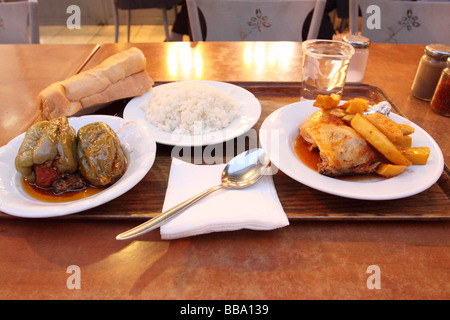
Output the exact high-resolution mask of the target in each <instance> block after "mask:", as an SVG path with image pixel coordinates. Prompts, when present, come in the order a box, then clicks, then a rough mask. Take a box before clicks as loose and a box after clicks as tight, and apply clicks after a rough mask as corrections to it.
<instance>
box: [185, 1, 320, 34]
mask: <svg viewBox="0 0 450 320" xmlns="http://www.w3.org/2000/svg"><path fill="white" fill-rule="evenodd" d="M186 3H187V7H188V12H189V20H190V24H191V32H192V39H193V41H203V40H205V41H302V40H305V39H302V29H303V24H304V21H305V18H306V16H307V15H308V13H309V12H311V10H313V9H314V14H313V16H312V20H311V24H310V28H309V32H308V36H307V38H308V39H313V38H317V35H318V33H319V28H320V23H321V21H322V16H323V12H324V9H325V4H326V0H272V1H269V0H241V1H239V0H186ZM199 16H202V18H204V21H205V25H206V30H202V28H201V24H200V17H199ZM202 33H203V35H204V36H203V35H202Z"/></svg>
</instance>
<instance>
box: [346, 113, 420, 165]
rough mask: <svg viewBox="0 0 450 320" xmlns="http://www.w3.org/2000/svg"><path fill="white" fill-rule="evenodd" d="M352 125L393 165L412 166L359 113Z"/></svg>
mask: <svg viewBox="0 0 450 320" xmlns="http://www.w3.org/2000/svg"><path fill="white" fill-rule="evenodd" d="M350 125H351V126H352V128H353V129H355V130H356V131H357V132H358V133H359V134H360V135H361V136H362V137H363V138H365V139H366V140H367V142H369V143H370V144H371V145H372V146H373V147H374V148H375V149H377V150H378V151H379V152H380V153H381V154H382V155H384V156H385V157H386V158H387V159H388V160H389V161H391V162H392V163H393V164H397V165H404V166H409V165H411V162H410V161H409V160H408V159H406V158H405V157H404V156H403V155H402V154H401V152H400V151H399V150H398V149H397V147H396V146H395V145H394V144H393V143H392V142H391V141H390V140H389V139H388V138H387V137H386V136H385V135H384V134H383V133H382V132H381V131H380V130H378V129H377V128H376V127H375V126H374V125H373V124H372V123H371V122H370V121H369V120H367V119H366V118H364V117H363V116H362V115H360V114H359V113H357V114H355V116H354V117H353V119H352V120H351V122H350Z"/></svg>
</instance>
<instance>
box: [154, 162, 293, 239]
mask: <svg viewBox="0 0 450 320" xmlns="http://www.w3.org/2000/svg"><path fill="white" fill-rule="evenodd" d="M224 167H225V164H218V165H195V164H191V163H187V162H184V161H182V160H180V159H177V158H173V160H172V165H171V168H170V175H169V182H168V186H167V191H166V197H165V200H164V206H163V212H164V211H166V210H168V209H170V208H172V207H173V206H175V205H177V204H179V203H180V202H182V201H184V200H186V199H188V198H190V197H192V196H194V195H196V194H198V193H200V192H202V191H204V190H206V189H208V188H210V187H212V186H216V185H219V184H220V183H221V173H222V170H223V168H224ZM287 225H289V221H288V219H287V217H286V214H285V212H284V210H283V207H282V206H281V203H280V200H279V199H278V195H277V192H276V189H275V185H274V183H273V178H272V176H271V175H266V176H263V177H262V178H261V179H260V180H259V181H258V182H257V183H255V184H254V185H252V186H250V187H247V188H245V189H241V190H230V189H220V190H218V191H215V192H213V193H212V194H210V195H208V196H206V197H205V198H203V199H201V200H200V201H199V202H197V203H196V204H194V205H193V206H191V207H190V208H188V209H186V210H185V211H184V212H183V213H181V214H180V215H179V216H177V217H176V218H174V219H172V220H170V221H169V222H167V223H166V224H165V225H163V226H162V227H161V228H160V232H161V237H162V239H176V238H183V237H189V236H193V235H198V234H204V233H211V232H217V231H232V230H239V229H253V230H272V229H276V228H281V227H284V226H287Z"/></svg>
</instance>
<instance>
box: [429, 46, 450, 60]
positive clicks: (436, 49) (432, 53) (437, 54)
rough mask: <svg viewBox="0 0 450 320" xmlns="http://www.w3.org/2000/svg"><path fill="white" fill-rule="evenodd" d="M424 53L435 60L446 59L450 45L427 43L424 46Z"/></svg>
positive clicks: (449, 51)
mask: <svg viewBox="0 0 450 320" xmlns="http://www.w3.org/2000/svg"><path fill="white" fill-rule="evenodd" d="M425 53H426V54H427V55H428V56H429V57H431V58H434V59H436V60H446V59H447V58H448V57H450V46H448V45H445V44H429V45H427V46H426V47H425Z"/></svg>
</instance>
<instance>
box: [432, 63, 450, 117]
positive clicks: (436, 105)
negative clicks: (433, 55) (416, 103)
mask: <svg viewBox="0 0 450 320" xmlns="http://www.w3.org/2000/svg"><path fill="white" fill-rule="evenodd" d="M431 108H432V109H433V110H434V111H436V112H438V113H440V114H442V115H444V116H447V117H450V58H447V68H445V69H444V70H443V71H442V74H441V77H440V78H439V82H438V85H437V87H436V91H435V92H434V95H433V99H432V100H431Z"/></svg>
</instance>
